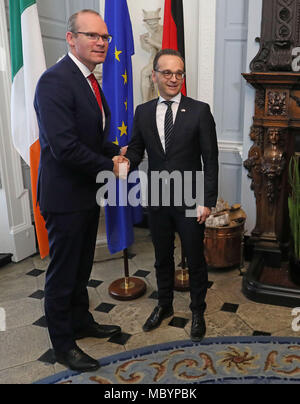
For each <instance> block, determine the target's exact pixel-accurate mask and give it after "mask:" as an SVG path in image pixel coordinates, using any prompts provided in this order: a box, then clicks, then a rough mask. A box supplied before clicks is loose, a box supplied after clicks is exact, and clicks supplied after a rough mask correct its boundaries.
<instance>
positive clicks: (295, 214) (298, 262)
mask: <svg viewBox="0 0 300 404" xmlns="http://www.w3.org/2000/svg"><path fill="white" fill-rule="evenodd" d="M299 169H300V153H296V154H295V155H294V156H293V157H292V158H291V161H290V165H289V183H290V186H291V193H290V196H289V200H288V203H289V214H290V223H291V231H292V238H293V249H292V254H291V258H290V272H291V278H292V280H293V281H294V282H295V283H297V284H300V173H299Z"/></svg>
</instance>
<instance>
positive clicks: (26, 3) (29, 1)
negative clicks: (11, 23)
mask: <svg viewBox="0 0 300 404" xmlns="http://www.w3.org/2000/svg"><path fill="white" fill-rule="evenodd" d="M20 3H21V14H22V13H23V12H24V11H25V10H26V8H28V7H31V6H33V5H34V4H35V3H36V1H35V0H20Z"/></svg>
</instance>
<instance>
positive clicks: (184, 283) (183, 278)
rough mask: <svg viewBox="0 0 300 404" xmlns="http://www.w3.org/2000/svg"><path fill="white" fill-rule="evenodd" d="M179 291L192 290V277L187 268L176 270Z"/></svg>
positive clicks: (176, 288) (176, 287)
mask: <svg viewBox="0 0 300 404" xmlns="http://www.w3.org/2000/svg"><path fill="white" fill-rule="evenodd" d="M174 289H175V290H176V291H177V292H187V291H188V290H190V277H189V271H188V270H187V269H179V270H178V271H176V272H175V286H174Z"/></svg>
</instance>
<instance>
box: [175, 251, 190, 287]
mask: <svg viewBox="0 0 300 404" xmlns="http://www.w3.org/2000/svg"><path fill="white" fill-rule="evenodd" d="M179 266H181V269H179V270H177V271H176V272H175V286H174V289H175V290H176V291H177V292H187V291H189V290H190V276H189V271H188V270H187V269H186V257H185V253H184V250H183V247H182V246H181V263H180V264H179Z"/></svg>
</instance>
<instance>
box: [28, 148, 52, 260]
mask: <svg viewBox="0 0 300 404" xmlns="http://www.w3.org/2000/svg"><path fill="white" fill-rule="evenodd" d="M40 151H41V147H40V141H39V140H37V141H36V142H35V143H34V144H33V145H32V146H31V147H30V174H31V188H32V202H33V213H34V221H35V229H36V234H37V239H38V244H39V249H40V255H41V258H42V259H44V258H46V257H47V256H48V255H49V240H48V233H47V229H46V224H45V221H44V219H43V217H42V215H41V212H40V208H39V206H37V182H38V170H39V164H40Z"/></svg>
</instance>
